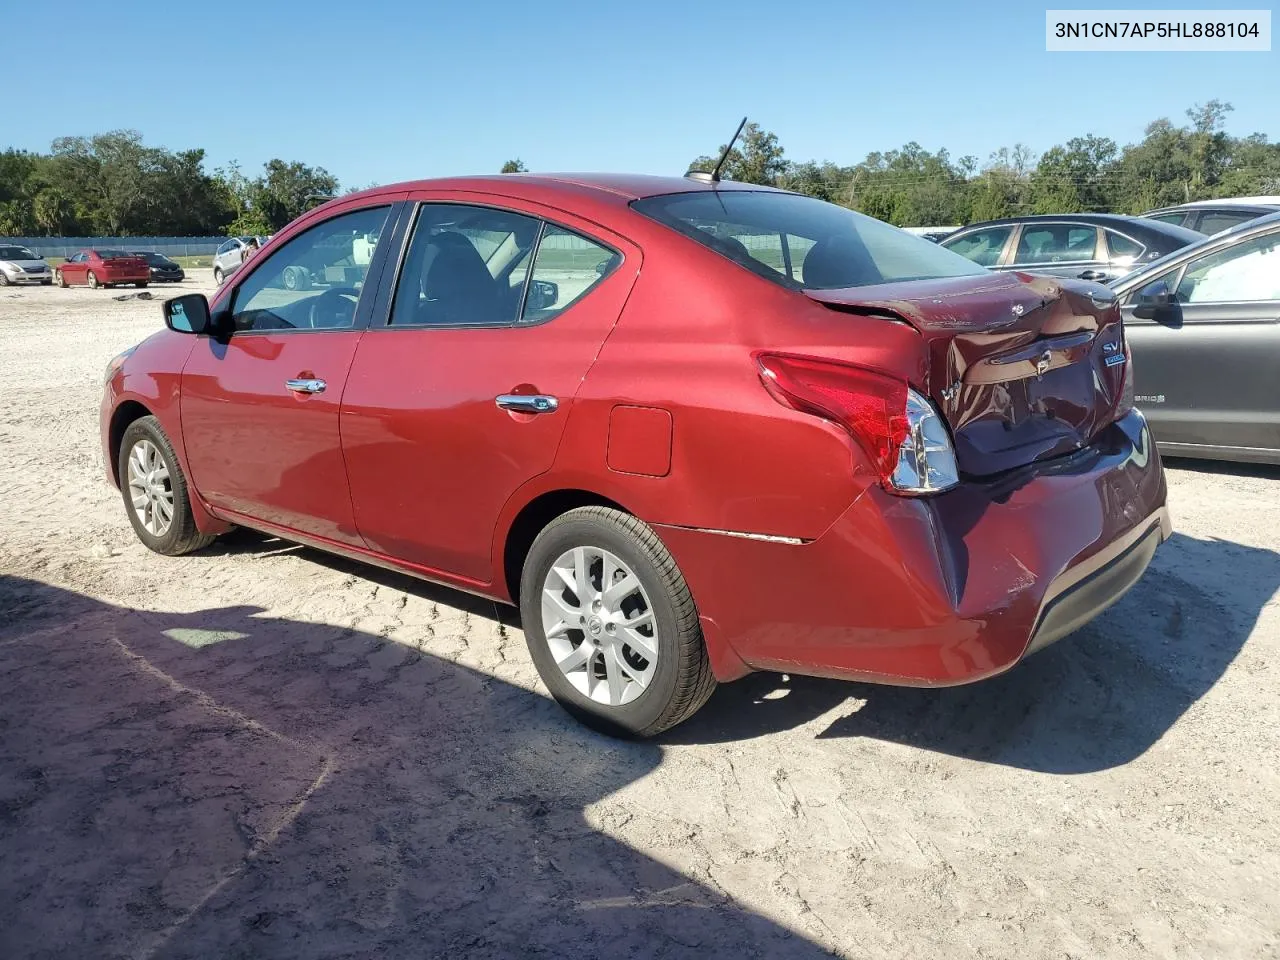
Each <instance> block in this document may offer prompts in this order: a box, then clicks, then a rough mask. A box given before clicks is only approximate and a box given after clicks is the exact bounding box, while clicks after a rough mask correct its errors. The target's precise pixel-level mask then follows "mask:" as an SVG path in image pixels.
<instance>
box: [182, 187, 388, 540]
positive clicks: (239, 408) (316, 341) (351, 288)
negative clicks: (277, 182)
mask: <svg viewBox="0 0 1280 960" xmlns="http://www.w3.org/2000/svg"><path fill="white" fill-rule="evenodd" d="M390 209H391V207H390V206H378V207H361V208H355V209H349V210H347V211H346V212H341V213H338V214H337V215H335V216H333V217H331V218H329V219H326V220H324V221H322V222H321V223H319V224H317V225H315V226H311V227H309V228H307V229H305V230H304V231H302V232H301V233H299V234H297V235H296V236H294V237H293V238H292V239H290V240H289V241H288V242H287V243H285V244H284V245H283V246H281V247H279V248H278V249H277V250H275V251H274V252H273V253H272V254H271V255H270V256H268V257H265V258H264V259H263V260H262V261H261V262H256V261H255V262H254V263H253V264H252V269H251V270H248V271H246V273H245V275H244V276H243V278H242V279H240V280H239V282H238V283H237V284H236V286H235V288H234V289H233V290H231V291H230V292H229V294H228V300H227V301H226V302H227V303H228V304H229V309H230V313H231V324H232V326H233V329H234V332H232V333H231V335H230V337H229V338H223V340H221V341H219V340H217V339H213V338H208V337H202V338H201V340H200V342H199V343H197V344H196V347H195V349H194V350H193V351H192V353H191V356H190V358H189V359H188V360H187V364H186V367H185V368H184V369H183V372H182V432H183V437H184V440H185V446H186V449H187V460H188V463H189V464H190V467H191V476H192V480H193V482H194V483H195V487H196V489H197V490H198V491H199V492H200V494H201V495H202V496H203V497H204V498H205V499H206V500H207V501H208V502H209V503H210V504H211V505H212V506H214V507H215V508H216V509H218V510H219V511H221V512H224V513H227V514H232V515H239V516H241V517H244V518H247V519H250V520H257V521H262V522H265V523H268V524H273V525H276V526H279V527H285V528H288V529H291V530H297V531H301V532H303V533H306V534H310V535H312V536H317V537H323V538H327V539H330V540H335V541H338V542H340V543H346V544H353V545H357V546H359V545H362V541H361V539H360V536H359V534H358V533H357V532H356V529H355V522H354V518H353V516H352V511H351V495H350V491H349V489H348V486H347V476H346V469H345V467H344V464H343V460H342V449H341V443H340V440H339V436H338V411H339V408H340V405H341V401H342V390H343V387H344V385H345V384H346V380H347V373H348V370H349V369H350V367H351V359H352V357H353V356H354V355H355V352H356V345H357V344H358V343H359V341H360V336H361V330H360V327H361V326H362V324H361V323H359V322H358V320H362V319H363V317H364V314H367V312H368V303H367V301H368V300H370V299H371V295H372V292H373V291H372V286H371V287H370V289H369V291H368V293H369V295H370V296H365V282H364V281H365V277H366V275H367V274H368V273H369V270H370V265H369V263H368V261H367V260H366V261H365V262H363V263H359V262H357V261H358V260H360V259H361V258H359V257H356V256H354V255H353V254H354V242H355V239H356V238H357V237H363V236H365V235H368V234H378V233H380V232H381V230H382V227H383V224H384V223H385V221H386V219H387V216H388V213H389V211H390ZM300 264H305V265H306V268H307V270H308V276H309V277H311V278H313V282H311V283H308V284H307V285H306V288H305V289H302V288H299V286H298V284H296V283H293V284H290V283H289V282H288V279H287V278H288V277H289V276H291V275H292V273H293V271H295V270H296V269H297V267H298V265H300ZM361 308H363V313H362V312H361ZM232 519H235V516H232Z"/></svg>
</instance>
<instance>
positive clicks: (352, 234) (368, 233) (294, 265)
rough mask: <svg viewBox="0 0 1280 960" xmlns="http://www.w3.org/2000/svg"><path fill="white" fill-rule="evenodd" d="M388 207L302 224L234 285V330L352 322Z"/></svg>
mask: <svg viewBox="0 0 1280 960" xmlns="http://www.w3.org/2000/svg"><path fill="white" fill-rule="evenodd" d="M389 209H390V207H369V208H366V209H363V210H355V211H352V212H351V213H344V214H340V215H339V216H336V217H334V218H333V219H331V220H326V221H324V222H323V223H320V224H317V225H316V226H314V227H311V228H310V229H309V230H305V231H303V232H302V233H300V234H298V235H297V236H296V237H294V238H293V239H291V240H290V241H289V242H288V243H286V244H285V245H284V246H282V247H280V248H279V249H277V250H275V251H274V252H273V253H272V254H271V255H270V256H268V257H266V258H265V259H263V260H261V261H259V260H258V259H257V258H254V260H253V263H254V264H256V269H255V270H254V271H253V272H252V273H251V274H249V276H248V277H247V278H246V279H245V281H244V283H242V284H240V286H239V287H238V288H236V292H235V294H234V295H233V299H232V314H233V317H234V324H235V329H236V331H248V330H307V329H341V328H344V327H350V326H352V325H353V324H354V323H355V316H356V304H357V302H358V301H359V299H360V294H361V291H362V290H363V289H364V282H365V276H366V275H367V274H368V272H369V262H370V258H371V254H372V250H373V247H374V246H375V245H376V244H377V242H378V236H379V235H380V234H381V233H382V227H383V224H384V223H385V222H386V219H387V211H388V210H389Z"/></svg>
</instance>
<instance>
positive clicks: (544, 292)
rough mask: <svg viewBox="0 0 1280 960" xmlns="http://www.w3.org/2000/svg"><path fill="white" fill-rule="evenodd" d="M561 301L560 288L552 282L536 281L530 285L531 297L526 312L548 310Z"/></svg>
mask: <svg viewBox="0 0 1280 960" xmlns="http://www.w3.org/2000/svg"><path fill="white" fill-rule="evenodd" d="M559 299H560V288H559V286H557V285H556V284H554V283H552V282H551V281H550V280H534V281H533V283H531V284H529V297H528V299H527V300H526V301H525V305H524V308H525V309H526V310H547V309H549V308H551V307H554V306H555V305H556V301H557V300H559Z"/></svg>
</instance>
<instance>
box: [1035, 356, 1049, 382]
mask: <svg viewBox="0 0 1280 960" xmlns="http://www.w3.org/2000/svg"><path fill="white" fill-rule="evenodd" d="M1051 363H1053V354H1052V353H1050V352H1049V351H1048V350H1046V351H1045V352H1044V353H1042V354H1040V356H1039V358H1038V359H1037V360H1036V379H1037V380H1039V379H1040V378H1041V377H1043V376H1044V375H1045V372H1046V371H1047V370H1048V369H1049V364H1051Z"/></svg>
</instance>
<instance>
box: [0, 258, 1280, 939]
mask: <svg viewBox="0 0 1280 960" xmlns="http://www.w3.org/2000/svg"><path fill="white" fill-rule="evenodd" d="M197 273H198V274H199V276H198V278H197V279H196V280H194V281H188V282H187V283H186V284H185V287H186V288H187V289H199V288H201V287H202V284H204V285H205V287H204V288H207V284H208V281H207V280H206V279H205V274H204V272H203V271H198V272H197ZM160 289H163V288H160ZM127 292H128V291H96V292H92V291H88V290H84V289H74V290H65V291H64V290H56V289H50V288H24V289H16V290H15V289H13V288H4V289H0V358H3V367H0V385H2V386H3V391H2V396H3V401H4V407H3V412H0V504H3V506H2V507H0V957H5V958H15V960H16V958H39V957H48V958H55V957H56V958H60V960H61V958H68V957H94V958H116V957H130V958H133V957H137V958H143V957H202V958H211V957H218V958H231V957H272V958H274V957H299V958H302V957H306V958H320V957H323V958H330V957H334V958H336V957H384V956H396V957H418V956H442V957H443V956H448V957H464V956H465V957H471V956H477V957H500V956H513V955H528V956H546V957H677V956H681V957H682V956H690V957H692V956H698V957H702V956H715V955H723V956H732V957H818V956H825V955H828V953H832V952H833V953H835V954H837V955H839V956H844V957H859V958H861V957H876V956H886V957H888V956H892V957H919V958H936V957H947V958H949V960H950V958H964V957H987V958H992V957H1001V958H1004V957H1008V958H1019V960H1026V958H1040V957H1045V958H1079V960H1083V958H1095V957H1126V958H1131V957H1140V956H1152V957H1179V958H1183V957H1185V958H1193V957H1196V958H1198V957H1213V958H1224V957H1241V958H1245V957H1247V958H1261V957H1276V956H1280V883H1277V881H1276V877H1277V874H1278V873H1280V813H1278V812H1277V804H1276V798H1277V797H1278V796H1280V769H1278V767H1280V764H1278V762H1277V761H1278V758H1280V732H1278V731H1280V722H1278V721H1280V706H1278V704H1280V669H1277V666H1276V664H1277V660H1280V608H1278V606H1277V603H1276V596H1277V588H1278V587H1280V555H1278V554H1277V552H1276V550H1277V549H1278V548H1280V471H1274V470H1270V471H1269V470H1262V469H1256V470H1250V469H1247V468H1229V467H1228V468H1219V469H1217V470H1211V469H1206V468H1203V467H1201V468H1196V467H1194V466H1190V465H1187V464H1182V465H1179V467H1178V468H1177V469H1171V470H1170V483H1171V488H1172V508H1173V511H1174V514H1175V524H1176V527H1177V534H1176V536H1175V537H1174V539H1173V540H1172V541H1170V542H1169V543H1168V544H1166V545H1165V546H1164V547H1163V548H1162V549H1161V550H1160V551H1159V553H1158V555H1157V557H1156V560H1155V563H1154V566H1153V568H1152V569H1151V570H1150V572H1149V573H1148V574H1147V576H1146V577H1145V579H1144V580H1143V581H1142V583H1141V584H1139V586H1138V587H1137V588H1135V589H1134V591H1133V592H1132V593H1130V594H1129V596H1128V597H1126V598H1125V600H1123V601H1122V602H1121V603H1120V604H1118V605H1117V606H1116V607H1114V608H1113V609H1112V610H1111V611H1109V612H1108V613H1107V614H1106V615H1105V616H1103V617H1102V618H1101V619H1100V620H1099V621H1097V622H1096V623H1094V624H1092V625H1090V626H1089V627H1087V628H1085V629H1084V630H1082V631H1080V632H1079V633H1078V634H1077V635H1075V636H1074V637H1072V638H1069V639H1068V640H1065V641H1063V642H1061V643H1059V644H1058V645H1056V646H1055V647H1052V648H1050V649H1049V650H1048V651H1046V652H1044V653H1042V654H1040V655H1037V656H1036V657H1034V658H1033V659H1031V660H1030V661H1028V662H1027V663H1026V664H1024V665H1022V666H1021V667H1019V668H1018V669H1017V670H1015V671H1013V672H1012V673H1011V674H1009V675H1006V676H1005V677H1003V678H1000V679H998V680H995V681H991V682H988V683H986V684H981V685H977V686H973V687H967V688H960V689H955V690H948V691H940V692H928V691H911V690H895V689H890V688H879V687H871V686H863V685H853V684H840V683H831V682H822V681H814V680H805V679H792V680H785V679H784V678H781V677H776V676H759V677H754V678H751V679H748V680H746V681H743V682H740V683H737V684H733V685H729V686H726V687H723V688H722V689H721V690H720V691H719V692H718V693H717V695H716V696H715V697H714V698H713V699H712V701H711V702H710V703H709V704H708V705H707V706H706V707H705V708H704V709H703V710H702V712H701V713H700V714H699V715H698V716H697V717H696V718H694V720H692V721H691V722H689V723H688V724H686V725H685V726H683V727H681V728H679V729H677V730H676V731H673V732H672V733H671V734H670V735H668V736H667V737H666V738H665V739H663V740H661V741H660V742H658V743H649V744H625V743H618V742H614V741H610V740H607V739H604V738H601V737H598V736H596V735H594V734H591V733H588V732H586V731H584V730H583V729H581V728H579V727H578V726H576V725H575V724H574V723H573V722H571V721H570V720H568V719H567V718H566V717H565V716H563V715H562V713H561V712H560V710H559V709H558V708H557V707H556V706H555V705H554V704H553V703H552V702H551V701H550V700H549V699H547V697H546V694H545V690H544V689H542V688H541V687H540V685H539V684H538V683H537V681H536V675H535V673H534V671H533V668H532V666H531V665H530V663H529V660H528V657H527V655H526V652H525V649H524V644H523V639H522V637H521V634H520V631H519V628H518V625H517V624H516V622H515V619H514V617H513V615H512V614H511V613H509V612H503V611H499V610H497V609H495V608H494V606H493V605H492V604H489V603H486V602H482V601H477V600H474V599H470V598H467V597H464V596H462V595H460V594H457V593H454V592H452V591H449V590H445V589H441V588H436V587H432V586H429V585H426V584H421V583H417V582H415V581H410V580H408V579H404V578H401V577H397V576H394V575H389V574H385V573H381V572H378V571H376V570H370V569H364V568H360V567H357V566H355V565H352V564H348V563H346V562H343V561H338V560H334V559H331V558H327V557H325V556H322V555H320V554H318V553H315V552H312V551H309V550H304V549H300V548H297V547H293V546H290V545H288V544H285V543H281V542H279V541H271V540H267V539H264V538H261V537H257V536H253V535H249V534H245V533H237V534H235V535H233V536H231V537H229V538H227V539H226V540H225V542H221V543H220V544H219V545H217V546H215V547H214V548H213V549H211V550H210V551H208V552H206V553H203V554H200V555H196V556H192V557H187V558H183V559H180V560H172V559H166V558H163V557H159V556H154V555H152V554H150V553H148V552H147V551H146V550H145V549H143V548H142V547H141V546H140V545H139V544H138V543H137V542H136V540H135V539H134V537H133V534H132V532H131V530H130V528H129V526H128V524H127V523H126V521H125V517H124V514H123V512H122V506H121V503H120V500H119V498H118V495H117V494H116V493H115V491H114V490H112V489H111V488H109V487H108V486H107V484H106V482H105V481H104V479H103V477H102V474H101V467H100V462H99V460H100V455H99V441H98V426H97V410H98V399H99V390H100V380H101V376H102V371H103V367H104V365H105V364H106V362H107V360H108V359H109V358H110V357H111V356H112V355H114V354H115V353H116V352H118V351H119V350H120V349H122V348H124V347H126V346H128V345H129V344H131V343H133V342H135V341H137V340H138V339H140V338H141V337H142V336H143V335H145V334H146V333H148V332H149V331H150V330H152V329H154V328H155V327H156V326H157V325H158V323H159V311H158V307H157V305H156V303H155V302H150V303H147V302H141V301H137V300H130V301H125V302H116V301H114V300H112V299H111V297H112V296H113V294H123V293H127ZM157 292H159V290H158V291H157Z"/></svg>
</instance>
